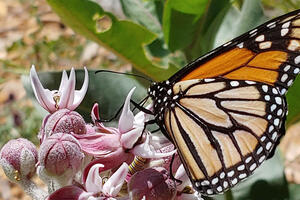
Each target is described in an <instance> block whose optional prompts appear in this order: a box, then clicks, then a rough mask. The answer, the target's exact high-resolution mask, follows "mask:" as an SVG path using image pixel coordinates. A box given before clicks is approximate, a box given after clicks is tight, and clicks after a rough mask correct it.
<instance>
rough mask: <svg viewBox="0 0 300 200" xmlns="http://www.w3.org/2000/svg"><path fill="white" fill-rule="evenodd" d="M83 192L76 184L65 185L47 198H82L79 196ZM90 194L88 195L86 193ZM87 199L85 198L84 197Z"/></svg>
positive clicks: (78, 199)
mask: <svg viewBox="0 0 300 200" xmlns="http://www.w3.org/2000/svg"><path fill="white" fill-rule="evenodd" d="M85 193H87V192H85V191H84V190H83V189H82V188H80V187H77V186H73V185H72V186H66V187H63V188H60V189H58V190H56V191H55V192H53V193H52V194H51V195H50V196H49V197H48V199H47V200H70V199H72V200H84V199H83V198H80V197H81V196H82V195H83V194H85ZM88 196H90V195H88ZM85 199H87V198H85Z"/></svg>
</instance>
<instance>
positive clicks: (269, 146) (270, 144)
mask: <svg viewBox="0 0 300 200" xmlns="http://www.w3.org/2000/svg"><path fill="white" fill-rule="evenodd" d="M271 146H272V143H271V142H268V144H267V145H266V149H267V150H270V149H271Z"/></svg>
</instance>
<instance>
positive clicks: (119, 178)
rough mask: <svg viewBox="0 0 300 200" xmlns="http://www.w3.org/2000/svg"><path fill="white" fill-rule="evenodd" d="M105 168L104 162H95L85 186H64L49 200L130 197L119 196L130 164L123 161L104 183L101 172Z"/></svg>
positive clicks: (102, 199)
mask: <svg viewBox="0 0 300 200" xmlns="http://www.w3.org/2000/svg"><path fill="white" fill-rule="evenodd" d="M103 168H104V165H102V164H95V165H93V166H92V167H91V168H90V170H89V173H88V176H87V179H86V182H85V187H84V188H82V187H78V186H75V185H72V186H67V187H63V188H61V189H59V190H57V191H55V192H54V193H52V194H51V195H50V196H49V197H48V200H61V199H72V200H91V199H93V200H108V199H109V200H115V199H123V200H124V199H128V198H127V197H117V196H118V194H119V192H120V190H121V188H122V186H123V183H124V181H125V177H126V175H127V173H128V165H127V164H126V163H123V164H122V165H121V166H120V167H119V169H118V170H117V171H116V172H115V173H114V174H113V175H112V176H111V177H110V178H109V179H108V180H107V181H106V182H105V183H104V184H103V179H102V177H101V176H100V172H102V171H103Z"/></svg>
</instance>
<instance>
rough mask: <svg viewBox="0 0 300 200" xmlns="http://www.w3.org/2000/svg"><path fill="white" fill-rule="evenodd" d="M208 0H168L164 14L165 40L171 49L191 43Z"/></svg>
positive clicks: (180, 47)
mask: <svg viewBox="0 0 300 200" xmlns="http://www.w3.org/2000/svg"><path fill="white" fill-rule="evenodd" d="M207 3H208V0H187V1H182V0H167V1H166V3H165V7H164V14H163V32H164V38H165V42H166V44H167V45H168V47H169V49H170V50H171V51H175V50H177V49H182V48H185V47H187V46H188V45H190V44H191V42H192V41H193V39H194V35H195V34H196V32H197V30H198V28H199V26H200V24H199V23H200V18H201V17H202V16H203V14H204V12H205V9H206V7H207Z"/></svg>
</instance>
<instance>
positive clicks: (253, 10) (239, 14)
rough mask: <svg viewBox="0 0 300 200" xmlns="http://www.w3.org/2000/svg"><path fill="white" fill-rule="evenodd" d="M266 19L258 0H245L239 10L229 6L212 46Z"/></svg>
mask: <svg viewBox="0 0 300 200" xmlns="http://www.w3.org/2000/svg"><path fill="white" fill-rule="evenodd" d="M266 20H267V18H266V17H265V15H264V12H263V8H262V6H261V3H260V1H259V0H245V1H244V3H243V6H242V9H241V10H238V9H237V8H236V7H231V9H230V11H229V12H228V13H227V14H226V16H225V17H224V21H223V22H222V25H221V26H220V29H219V31H218V33H217V36H216V39H215V44H214V47H217V46H220V45H222V44H224V43H226V42H228V41H229V40H231V39H233V38H235V37H237V36H239V35H241V34H243V33H245V32H247V31H249V30H250V29H251V28H254V27H256V26H258V25H260V24H262V23H263V22H265V21H266Z"/></svg>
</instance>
